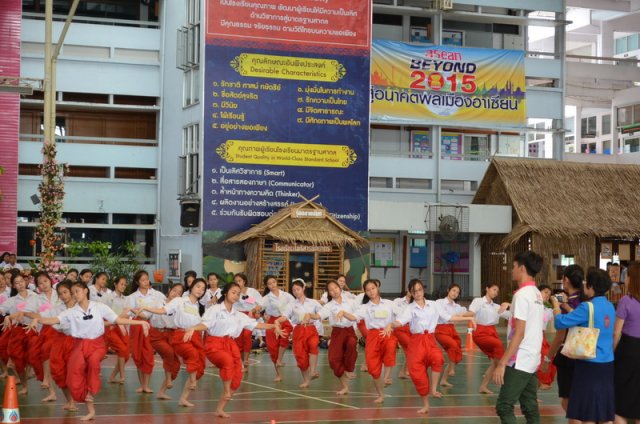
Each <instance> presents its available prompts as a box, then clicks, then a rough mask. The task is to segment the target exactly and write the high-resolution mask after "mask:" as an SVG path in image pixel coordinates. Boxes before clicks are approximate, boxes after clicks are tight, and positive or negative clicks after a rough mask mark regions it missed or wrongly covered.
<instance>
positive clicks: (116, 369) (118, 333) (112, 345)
mask: <svg viewBox="0 0 640 424" xmlns="http://www.w3.org/2000/svg"><path fill="white" fill-rule="evenodd" d="M126 290H127V278H126V277H124V276H120V277H116V278H115V280H113V291H112V292H111V293H110V294H109V295H108V296H105V297H106V299H105V300H104V301H103V302H102V303H104V304H106V305H107V306H108V307H110V308H111V309H112V310H113V312H115V313H116V314H118V316H121V315H122V314H123V313H126V301H127V297H126V296H125V295H124V292H125V291H126ZM89 291H91V287H89ZM96 297H98V296H96ZM104 337H105V339H106V340H107V347H108V348H109V349H111V350H112V351H114V352H115V353H116V356H117V360H116V364H115V365H114V366H113V371H112V372H111V375H110V376H109V383H120V384H124V366H125V364H126V363H127V361H128V360H129V332H128V330H127V327H125V326H124V325H109V326H106V327H105V329H104ZM118 375H120V379H117V377H118Z"/></svg>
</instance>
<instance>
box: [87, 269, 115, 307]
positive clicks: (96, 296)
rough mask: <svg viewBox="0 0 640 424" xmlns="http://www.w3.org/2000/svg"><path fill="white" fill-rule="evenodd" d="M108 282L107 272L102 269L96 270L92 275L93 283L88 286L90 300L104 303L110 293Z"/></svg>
mask: <svg viewBox="0 0 640 424" xmlns="http://www.w3.org/2000/svg"><path fill="white" fill-rule="evenodd" d="M108 283H109V276H108V275H107V273H106V272H103V271H100V272H97V273H96V275H94V277H93V284H92V285H91V286H89V295H90V296H91V299H90V300H93V301H94V302H100V303H104V304H106V303H107V301H108V299H109V296H110V295H111V289H110V288H109V287H107V284H108Z"/></svg>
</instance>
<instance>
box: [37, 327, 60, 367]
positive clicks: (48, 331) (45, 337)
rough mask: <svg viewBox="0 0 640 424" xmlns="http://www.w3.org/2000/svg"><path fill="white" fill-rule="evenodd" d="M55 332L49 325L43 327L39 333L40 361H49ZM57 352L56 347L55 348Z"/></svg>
mask: <svg viewBox="0 0 640 424" xmlns="http://www.w3.org/2000/svg"><path fill="white" fill-rule="evenodd" d="M56 333H57V331H56V330H55V329H54V328H53V327H51V326H50V325H43V326H42V331H41V332H40V339H41V345H40V361H41V362H44V361H48V360H49V359H51V349H52V348H53V345H54V343H55V339H56ZM56 350H57V346H56Z"/></svg>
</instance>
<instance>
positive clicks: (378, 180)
mask: <svg viewBox="0 0 640 424" xmlns="http://www.w3.org/2000/svg"><path fill="white" fill-rule="evenodd" d="M369 187H371V188H393V178H386V177H369Z"/></svg>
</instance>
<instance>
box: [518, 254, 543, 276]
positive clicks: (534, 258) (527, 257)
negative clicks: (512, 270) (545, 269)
mask: <svg viewBox="0 0 640 424" xmlns="http://www.w3.org/2000/svg"><path fill="white" fill-rule="evenodd" d="M543 261H544V260H543V259H542V256H540V255H538V254H537V253H536V252H534V251H533V250H527V251H526V252H520V253H518V254H517V255H515V256H514V257H513V262H517V263H518V265H520V266H524V268H525V269H526V270H527V275H529V276H530V277H535V276H536V275H538V273H539V272H540V270H541V269H542V263H543Z"/></svg>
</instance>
